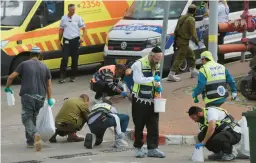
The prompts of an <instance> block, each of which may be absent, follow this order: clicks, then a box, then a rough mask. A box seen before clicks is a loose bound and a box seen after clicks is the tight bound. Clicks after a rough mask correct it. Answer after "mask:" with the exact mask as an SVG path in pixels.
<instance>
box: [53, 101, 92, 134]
mask: <svg viewBox="0 0 256 163" xmlns="http://www.w3.org/2000/svg"><path fill="white" fill-rule="evenodd" d="M89 112H90V111H89V109H88V103H86V102H84V101H83V99H81V98H73V99H68V100H66V101H65V102H64V104H63V106H62V108H61V109H60V111H59V113H58V114H57V116H56V118H55V127H56V128H57V129H58V130H60V131H79V130H81V129H82V127H83V126H84V124H85V122H86V121H87V116H88V114H89Z"/></svg>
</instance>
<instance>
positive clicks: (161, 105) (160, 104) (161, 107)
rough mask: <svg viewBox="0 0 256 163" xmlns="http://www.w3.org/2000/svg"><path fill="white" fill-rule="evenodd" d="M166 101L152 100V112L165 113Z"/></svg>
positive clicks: (161, 99)
mask: <svg viewBox="0 0 256 163" xmlns="http://www.w3.org/2000/svg"><path fill="white" fill-rule="evenodd" d="M166 101H167V100H166V99H164V98H155V99H154V111H155V113H160V112H165V104H166Z"/></svg>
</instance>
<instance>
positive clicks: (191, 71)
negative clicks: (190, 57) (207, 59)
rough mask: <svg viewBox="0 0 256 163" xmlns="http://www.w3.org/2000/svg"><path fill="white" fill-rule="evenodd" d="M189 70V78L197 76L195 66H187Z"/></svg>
mask: <svg viewBox="0 0 256 163" xmlns="http://www.w3.org/2000/svg"><path fill="white" fill-rule="evenodd" d="M189 71H190V73H191V78H196V77H197V76H198V74H199V72H198V71H197V69H196V68H192V67H191V68H189Z"/></svg>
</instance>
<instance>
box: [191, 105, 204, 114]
mask: <svg viewBox="0 0 256 163" xmlns="http://www.w3.org/2000/svg"><path fill="white" fill-rule="evenodd" d="M202 111H203V109H202V108H200V107H198V106H191V107H190V108H189V110H188V112H187V113H188V115H189V116H190V115H195V114H197V113H199V112H202Z"/></svg>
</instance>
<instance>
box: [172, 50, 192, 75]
mask: <svg viewBox="0 0 256 163" xmlns="http://www.w3.org/2000/svg"><path fill="white" fill-rule="evenodd" d="M177 55H178V53H177V52H174V54H173V57H172V64H171V65H173V64H174V61H175V58H176V56H177ZM179 70H180V72H188V70H189V62H188V60H187V58H185V59H184V61H183V63H182V64H181V65H180V68H179Z"/></svg>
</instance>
